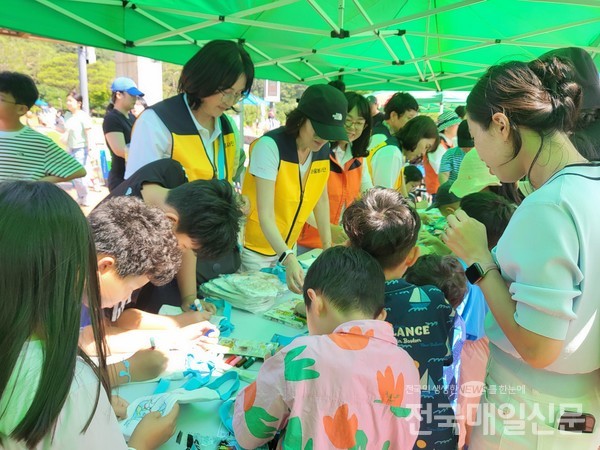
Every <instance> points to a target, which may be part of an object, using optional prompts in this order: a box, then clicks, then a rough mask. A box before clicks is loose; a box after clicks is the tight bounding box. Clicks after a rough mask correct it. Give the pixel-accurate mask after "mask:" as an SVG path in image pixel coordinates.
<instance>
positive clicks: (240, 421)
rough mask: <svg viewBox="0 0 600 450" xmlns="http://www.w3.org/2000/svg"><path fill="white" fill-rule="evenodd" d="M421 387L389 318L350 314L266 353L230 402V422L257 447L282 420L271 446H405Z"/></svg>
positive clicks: (241, 439)
mask: <svg viewBox="0 0 600 450" xmlns="http://www.w3.org/2000/svg"><path fill="white" fill-rule="evenodd" d="M420 403H421V391H420V387H419V372H418V370H417V368H416V367H415V364H414V362H413V360H412V358H411V357H410V356H409V355H408V353H406V352H405V351H404V350H403V349H401V348H399V347H398V346H397V342H396V338H395V337H394V332H393V328H392V326H391V325H390V324H389V323H387V322H384V321H381V320H355V321H351V322H346V323H344V324H342V325H340V326H339V327H337V328H336V329H335V331H334V332H333V334H330V335H322V336H306V337H300V338H296V339H295V340H294V342H292V343H291V344H290V345H288V346H287V347H285V348H283V349H282V350H281V351H280V352H279V353H277V354H276V355H275V356H273V357H271V358H269V359H268V360H267V361H265V364H264V365H263V366H262V367H261V369H260V372H259V373H258V377H257V379H256V381H255V382H254V383H252V384H251V385H249V386H248V387H246V389H244V391H243V392H241V393H240V394H239V395H238V397H237V400H236V402H235V411H234V417H233V428H234V430H235V437H236V439H237V441H238V443H239V444H240V445H241V446H242V447H243V448H248V449H252V448H256V447H258V446H260V445H262V444H264V443H265V442H268V441H270V440H271V439H272V438H273V436H274V435H275V433H276V432H277V430H280V429H283V428H285V432H284V433H283V435H282V438H281V439H280V440H279V445H278V448H281V447H282V446H284V447H285V448H299V449H303V450H308V449H313V448H314V449H333V448H342V449H347V448H352V447H354V446H356V447H357V448H366V449H378V450H379V449H407V450H408V449H412V448H413V445H414V444H415V441H416V439H417V433H418V430H419V420H420V416H419V408H420Z"/></svg>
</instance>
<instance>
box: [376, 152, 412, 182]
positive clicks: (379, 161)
mask: <svg viewBox="0 0 600 450" xmlns="http://www.w3.org/2000/svg"><path fill="white" fill-rule="evenodd" d="M405 163H406V161H405V160H404V155H403V154H402V150H400V149H399V148H398V147H396V146H395V145H386V146H385V147H382V148H380V149H379V150H378V151H377V153H375V154H374V155H373V157H372V158H371V170H372V171H373V185H374V186H383V187H386V188H391V189H394V188H395V187H396V180H397V179H398V176H399V175H400V170H401V169H402V167H403V166H404V164H405Z"/></svg>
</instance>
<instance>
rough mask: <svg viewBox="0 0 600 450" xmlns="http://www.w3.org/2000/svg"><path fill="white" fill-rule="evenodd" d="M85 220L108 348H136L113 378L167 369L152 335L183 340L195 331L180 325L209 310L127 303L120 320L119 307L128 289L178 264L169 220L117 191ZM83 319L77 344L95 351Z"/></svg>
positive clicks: (156, 279) (169, 275) (168, 274)
mask: <svg viewBox="0 0 600 450" xmlns="http://www.w3.org/2000/svg"><path fill="white" fill-rule="evenodd" d="M88 220H89V222H90V226H91V229H92V232H93V236H94V242H95V245H96V252H97V256H98V274H99V281H100V292H101V296H102V306H103V308H106V313H107V314H106V316H105V318H104V319H105V320H104V323H105V329H106V333H107V344H108V348H109V349H110V350H111V352H112V353H129V352H136V353H135V354H134V355H133V356H132V357H131V358H129V359H128V360H127V361H128V362H129V367H126V366H124V363H123V362H120V363H117V364H116V366H117V367H116V371H115V373H112V372H111V377H112V378H111V382H112V383H113V384H122V383H124V382H127V381H142V380H145V379H149V378H154V377H156V376H158V375H159V374H160V373H161V372H162V371H163V370H164V369H165V366H166V362H167V360H166V357H165V356H164V355H163V354H162V353H161V352H160V351H156V350H148V348H149V347H150V338H151V337H153V338H156V341H157V342H158V343H159V344H160V343H161V342H164V341H165V340H166V341H178V340H186V339H187V338H189V337H193V336H192V335H190V334H189V333H188V330H187V329H184V327H185V326H186V325H191V324H197V323H198V322H202V321H204V320H207V319H208V318H210V314H207V313H204V312H198V311H189V312H184V313H183V314H179V315H177V316H159V315H156V314H150V313H147V312H144V311H140V310H138V309H135V308H131V309H128V310H127V315H128V317H127V318H125V320H123V315H122V313H123V309H124V307H125V305H126V304H127V303H129V301H130V298H131V295H132V292H134V291H135V290H137V289H139V288H141V287H142V286H144V285H146V284H147V283H148V282H151V283H153V284H155V285H162V284H165V283H168V282H169V281H171V280H172V279H173V277H174V276H175V273H176V272H177V270H178V269H179V266H180V264H181V250H180V249H179V248H178V245H177V239H176V237H175V234H174V232H173V230H172V224H171V221H170V220H169V219H168V218H167V216H166V215H165V213H164V212H163V211H161V210H160V209H158V208H152V207H150V206H147V205H145V204H144V203H143V202H142V201H141V200H138V199H136V198H132V197H116V198H113V199H111V200H109V201H107V202H106V203H103V204H102V205H100V206H98V207H97V208H96V209H95V210H94V211H92V213H91V214H90V215H89V217H88ZM109 308H110V309H109ZM82 325H84V328H83V329H82V333H81V344H82V346H83V348H84V349H85V350H86V351H87V352H89V353H92V354H93V353H94V352H93V350H94V347H93V342H94V340H93V336H92V328H91V326H85V325H87V324H86V323H82ZM207 327H209V328H212V326H210V324H208V323H206V322H203V323H200V324H197V326H196V328H198V329H201V328H205V329H206V328H207ZM159 346H160V345H159ZM121 366H123V367H121ZM116 373H119V375H118V376H117V375H116ZM121 374H122V375H121Z"/></svg>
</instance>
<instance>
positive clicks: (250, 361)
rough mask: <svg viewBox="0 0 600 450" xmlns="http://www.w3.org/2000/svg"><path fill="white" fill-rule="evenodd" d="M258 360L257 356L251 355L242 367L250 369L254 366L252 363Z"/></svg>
mask: <svg viewBox="0 0 600 450" xmlns="http://www.w3.org/2000/svg"><path fill="white" fill-rule="evenodd" d="M255 362H256V358H255V357H254V356H251V357H250V358H248V360H247V361H246V362H245V363H244V364H243V365H242V368H244V369H248V368H249V367H251V366H252V364H254V363H255Z"/></svg>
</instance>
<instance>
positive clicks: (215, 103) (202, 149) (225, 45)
mask: <svg viewBox="0 0 600 450" xmlns="http://www.w3.org/2000/svg"><path fill="white" fill-rule="evenodd" d="M253 81H254V64H253V63H252V59H251V58H250V55H249V54H248V52H246V50H245V49H244V48H243V46H242V45H241V44H238V43H237V42H232V41H226V40H214V41H210V42H208V43H207V44H205V45H204V46H203V47H202V48H201V49H200V50H199V51H198V52H197V53H196V54H195V55H194V56H192V58H190V60H189V61H188V62H187V63H186V64H185V66H184V67H183V69H182V71H181V75H180V77H179V84H178V86H177V90H178V92H179V94H178V95H176V96H174V97H171V98H168V99H166V100H163V101H161V102H159V103H157V104H155V105H152V106H151V107H150V108H148V109H146V110H144V112H143V113H142V114H140V116H139V117H138V118H137V120H136V122H135V125H134V127H133V130H132V133H131V144H130V148H129V154H128V157H127V163H126V168H125V179H127V178H129V177H131V176H132V175H133V174H134V173H135V172H136V171H137V170H139V169H141V168H142V167H144V166H146V165H147V164H149V163H151V162H154V161H156V160H159V159H163V158H171V159H174V160H176V161H178V162H179V163H181V165H182V166H183V168H184V169H185V173H186V176H187V179H188V181H195V180H210V179H213V178H217V179H219V180H227V181H229V182H230V183H233V181H234V180H236V179H238V177H239V176H240V172H241V171H242V170H243V168H244V165H243V161H244V159H245V155H244V152H243V151H241V149H242V142H241V140H240V138H239V136H238V134H239V132H238V129H237V125H236V124H235V123H234V121H233V119H232V118H231V117H230V116H229V115H227V114H224V113H225V111H226V110H228V109H231V108H232V107H233V106H234V105H235V104H237V103H238V102H239V101H240V100H241V99H242V98H243V97H244V96H245V95H246V94H248V93H249V92H250V88H251V87H252V82H253ZM239 258H240V256H239V251H238V249H237V243H236V242H232V243H231V247H230V248H224V249H223V255H221V256H218V257H215V259H211V260H206V259H205V260H200V261H198V262H197V261H196V256H195V255H194V253H193V252H192V250H190V249H188V250H186V251H185V252H184V258H183V263H182V265H181V269H180V271H179V273H178V274H177V280H174V281H173V282H171V283H169V284H168V285H166V286H161V287H157V288H156V289H152V294H150V293H148V295H151V296H152V297H153V299H152V300H147V301H148V302H149V303H155V302H156V301H160V302H164V303H170V304H175V300H176V297H180V298H181V306H182V307H183V308H184V309H186V310H187V309H189V308H190V306H191V305H193V304H194V300H195V299H196V295H197V285H196V281H199V282H201V281H205V280H206V279H210V278H214V277H216V276H218V275H219V273H231V272H234V271H235V270H237V268H238V267H239V261H240V260H239ZM194 267H196V270H194ZM144 295H146V293H144ZM154 299H156V300H154ZM144 303H145V301H144Z"/></svg>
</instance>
